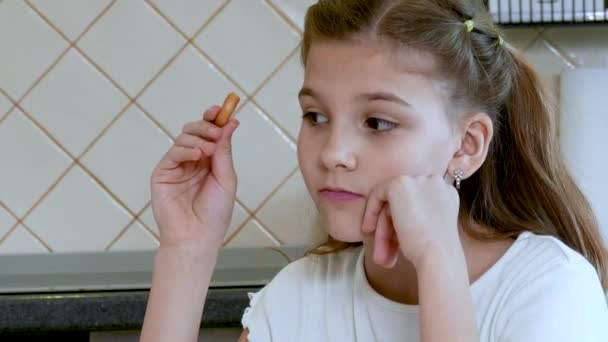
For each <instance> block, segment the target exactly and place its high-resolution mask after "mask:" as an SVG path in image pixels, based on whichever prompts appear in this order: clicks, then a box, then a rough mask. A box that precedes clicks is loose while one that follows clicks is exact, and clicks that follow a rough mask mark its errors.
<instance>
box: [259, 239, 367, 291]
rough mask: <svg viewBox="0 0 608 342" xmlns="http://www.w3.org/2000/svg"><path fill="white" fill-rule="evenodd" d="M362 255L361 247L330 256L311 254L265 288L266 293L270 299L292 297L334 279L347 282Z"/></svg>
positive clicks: (291, 266) (281, 273)
mask: <svg viewBox="0 0 608 342" xmlns="http://www.w3.org/2000/svg"><path fill="white" fill-rule="evenodd" d="M359 253H360V248H347V249H345V250H342V251H338V252H335V253H329V254H321V255H317V254H309V255H307V256H305V257H303V258H300V259H298V260H295V261H293V262H291V263H289V264H288V265H287V266H285V267H284V268H283V269H282V270H281V271H280V272H279V273H277V275H276V276H275V277H274V278H273V279H272V281H271V282H270V283H268V284H267V285H266V286H265V287H264V292H265V293H266V296H268V297H271V298H277V299H284V297H285V296H287V298H292V296H293V295H295V294H303V293H304V292H305V291H312V290H314V289H315V288H318V287H322V286H325V285H327V284H328V283H329V282H331V281H333V280H334V279H348V276H347V275H349V274H353V273H354V268H355V264H356V261H357V257H358V256H359Z"/></svg>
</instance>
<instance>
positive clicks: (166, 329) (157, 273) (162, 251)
mask: <svg viewBox="0 0 608 342" xmlns="http://www.w3.org/2000/svg"><path fill="white" fill-rule="evenodd" d="M217 253H218V250H217V248H209V249H207V250H205V249H204V248H202V249H201V248H192V249H190V250H188V249H177V248H163V247H160V248H159V250H158V252H157V254H156V256H155V259H154V270H153V274H152V289H151V290H150V297H149V299H148V306H147V308H146V315H145V318H144V324H143V329H142V334H141V338H140V341H142V342H152V341H176V342H186V341H189V342H190V341H196V340H197V339H198V333H199V327H200V322H201V317H202V313H203V307H204V305H205V298H206V297H207V290H208V288H209V283H210V282H211V275H212V273H213V269H214V267H215V263H216V260H217Z"/></svg>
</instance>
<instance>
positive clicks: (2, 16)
mask: <svg viewBox="0 0 608 342" xmlns="http://www.w3.org/2000/svg"><path fill="white" fill-rule="evenodd" d="M67 44H68V43H67V42H66V41H65V40H63V38H61V36H60V35H59V34H58V33H57V32H55V31H53V29H52V28H51V27H50V26H48V25H47V24H46V23H45V22H44V21H43V20H42V18H40V16H38V14H36V12H34V11H33V10H32V9H31V8H30V7H29V6H28V5H26V4H25V2H24V1H3V2H1V3H0V46H2V53H0V88H2V89H4V91H6V92H7V93H8V94H9V95H10V96H11V97H12V98H14V99H16V100H17V99H19V98H21V96H22V95H23V94H24V93H25V91H26V90H27V89H28V88H29V87H30V86H31V85H32V84H33V83H34V81H35V80H36V79H37V78H38V77H40V75H41V74H42V73H43V72H44V71H45V70H46V69H47V68H48V67H49V66H50V65H51V63H52V62H53V61H54V60H55V59H57V57H58V56H59V54H60V53H61V52H62V51H63V50H65V48H66V47H67Z"/></svg>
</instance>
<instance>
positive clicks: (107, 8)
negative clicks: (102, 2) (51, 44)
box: [24, 0, 116, 44]
mask: <svg viewBox="0 0 608 342" xmlns="http://www.w3.org/2000/svg"><path fill="white" fill-rule="evenodd" d="M24 1H25V3H26V4H27V5H29V6H30V7H31V9H32V10H33V11H34V12H36V14H38V15H39V16H40V17H41V18H42V20H44V21H46V23H47V24H48V25H49V26H50V27H52V28H53V29H54V30H55V31H57V33H58V34H59V35H60V36H61V37H63V39H64V40H66V41H67V42H69V43H70V44H76V43H77V42H78V41H79V40H80V38H82V36H84V34H85V33H87V32H88V31H89V30H90V29H91V27H93V25H95V24H96V23H97V21H99V19H100V18H101V17H102V16H104V15H105V14H106V12H108V10H109V9H110V7H112V6H113V5H114V3H115V2H116V0H111V1H110V2H109V3H108V4H107V5H106V7H104V8H103V9H102V10H101V11H100V12H99V13H98V14H97V15H96V16H95V17H94V18H93V20H91V22H90V23H89V24H88V25H87V26H85V28H84V30H83V31H82V32H80V34H79V35H78V36H77V37H76V38H75V39H74V41H72V40H70V38H69V37H68V36H67V35H66V34H65V33H63V31H61V29H59V27H58V26H56V25H55V24H54V23H53V21H52V20H50V19H49V18H48V17H47V16H46V15H44V13H42V11H41V10H39V9H38V8H37V7H36V5H34V4H32V3H31V0H24Z"/></svg>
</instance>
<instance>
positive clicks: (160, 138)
mask: <svg viewBox="0 0 608 342" xmlns="http://www.w3.org/2000/svg"><path fill="white" fill-rule="evenodd" d="M170 145H171V140H170V139H169V137H167V136H166V135H165V134H164V133H162V131H161V130H160V129H159V128H158V127H156V126H155V125H154V124H153V123H152V122H151V121H150V120H149V119H148V118H147V117H145V116H144V114H143V113H142V112H141V111H140V110H139V109H137V107H135V106H131V107H129V109H127V111H126V112H125V113H124V114H123V115H122V116H121V117H120V118H119V119H118V120H117V121H116V122H115V123H114V124H113V125H112V127H111V128H110V129H109V130H108V131H107V132H106V133H105V135H104V136H103V137H102V138H101V139H100V140H99V141H98V142H97V143H96V144H95V145H94V146H93V147H92V148H91V150H89V151H88V152H87V153H86V154H85V155H84V158H82V159H81V160H82V162H83V164H84V165H85V166H86V167H87V168H88V169H89V170H91V171H92V172H93V173H94V174H95V175H97V176H98V177H99V179H100V180H101V181H102V182H103V183H104V184H105V185H107V186H108V188H109V189H110V191H112V192H113V193H114V194H116V196H118V198H120V199H121V200H122V201H123V202H124V203H125V204H126V205H127V206H128V207H129V208H130V209H131V210H132V211H133V212H139V211H140V210H141V209H143V207H144V205H146V203H147V202H148V201H149V200H150V185H149V183H150V182H149V180H150V174H151V172H152V169H153V168H154V166H155V165H156V164H157V163H158V161H159V160H160V158H161V157H162V156H163V154H164V153H165V152H166V151H167V150H168V148H169V146H170Z"/></svg>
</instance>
